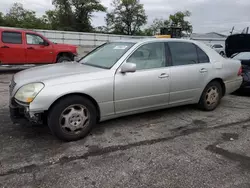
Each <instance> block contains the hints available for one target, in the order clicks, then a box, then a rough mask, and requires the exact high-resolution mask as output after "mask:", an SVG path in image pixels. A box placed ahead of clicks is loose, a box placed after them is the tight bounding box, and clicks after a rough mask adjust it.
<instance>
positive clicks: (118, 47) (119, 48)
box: [114, 46, 128, 50]
mask: <svg viewBox="0 0 250 188" xmlns="http://www.w3.org/2000/svg"><path fill="white" fill-rule="evenodd" d="M127 47H128V46H116V47H114V49H115V50H125V49H126V48H127Z"/></svg>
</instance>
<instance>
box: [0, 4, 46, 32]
mask: <svg viewBox="0 0 250 188" xmlns="http://www.w3.org/2000/svg"><path fill="white" fill-rule="evenodd" d="M4 25H5V26H9V27H21V28H27V29H32V28H37V29H43V28H44V27H45V25H44V23H43V21H42V19H40V18H37V17H36V13H35V11H31V10H26V9H24V8H23V5H22V4H20V3H14V4H13V6H12V7H11V9H10V10H9V12H8V13H7V14H6V15H5V16H4Z"/></svg>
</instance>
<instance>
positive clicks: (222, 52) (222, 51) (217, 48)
mask: <svg viewBox="0 0 250 188" xmlns="http://www.w3.org/2000/svg"><path fill="white" fill-rule="evenodd" d="M211 47H212V48H213V49H214V50H215V51H216V52H218V53H219V54H220V55H221V56H224V55H225V48H224V47H223V46H222V45H221V44H214V45H212V46H211Z"/></svg>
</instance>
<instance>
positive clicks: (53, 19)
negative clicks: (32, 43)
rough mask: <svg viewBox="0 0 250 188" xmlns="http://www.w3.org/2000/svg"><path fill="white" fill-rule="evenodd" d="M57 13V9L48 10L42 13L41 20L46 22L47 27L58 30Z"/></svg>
mask: <svg viewBox="0 0 250 188" xmlns="http://www.w3.org/2000/svg"><path fill="white" fill-rule="evenodd" d="M58 15H59V13H58V11H57V10H48V11H46V12H45V15H43V17H42V19H43V22H44V23H46V26H47V29H52V30H58V29H59V23H60V22H59V16H58Z"/></svg>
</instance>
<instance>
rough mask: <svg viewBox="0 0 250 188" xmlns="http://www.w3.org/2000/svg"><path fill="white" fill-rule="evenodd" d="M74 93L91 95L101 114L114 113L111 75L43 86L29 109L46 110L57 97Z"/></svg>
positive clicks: (34, 110) (33, 110) (32, 110)
mask: <svg viewBox="0 0 250 188" xmlns="http://www.w3.org/2000/svg"><path fill="white" fill-rule="evenodd" d="M74 93H80V94H85V95H88V96H90V97H92V98H93V99H94V100H95V101H96V102H97V104H98V106H99V108H100V114H101V116H107V115H112V114H114V103H113V78H112V77H109V78H106V79H97V80H88V81H83V82H74V83H65V84H59V85H53V86H45V87H44V89H43V90H42V91H41V92H40V93H39V94H38V95H37V97H36V98H35V99H34V101H33V102H32V103H31V104H30V111H31V112H41V111H47V110H48V109H49V108H50V106H51V105H52V104H53V103H54V102H55V101H56V100H57V99H59V98H61V97H63V96H65V95H68V94H74Z"/></svg>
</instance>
